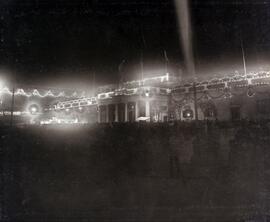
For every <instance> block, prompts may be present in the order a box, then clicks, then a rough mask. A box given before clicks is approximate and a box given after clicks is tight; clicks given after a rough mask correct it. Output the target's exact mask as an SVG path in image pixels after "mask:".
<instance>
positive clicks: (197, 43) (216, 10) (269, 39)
mask: <svg viewBox="0 0 270 222" xmlns="http://www.w3.org/2000/svg"><path fill="white" fill-rule="evenodd" d="M0 4H1V5H0V6H1V8H0V11H1V15H0V31H1V33H0V34H1V38H0V66H1V67H0V68H1V69H2V70H9V71H10V72H11V73H16V79H17V81H18V82H20V83H25V84H43V83H46V84H52V81H53V82H54V83H58V82H61V81H65V82H91V79H92V77H91V76H92V74H93V73H96V79H97V81H98V82H99V83H100V84H101V83H112V82H116V81H117V78H118V66H119V64H120V63H121V61H122V60H123V59H125V60H126V61H127V62H126V63H125V65H124V66H123V70H124V72H125V73H128V74H127V78H128V79H137V78H136V75H137V76H138V74H139V72H140V71H139V69H140V66H139V63H140V57H141V52H142V51H143V57H144V64H145V71H146V72H147V70H153V69H161V70H162V69H164V68H163V67H164V56H163V51H164V50H166V51H167V55H168V58H169V60H170V67H171V69H172V72H175V73H177V72H179V69H180V68H181V67H182V65H183V61H182V60H183V59H182V58H183V55H182V50H181V45H180V43H179V37H178V28H177V27H178V26H177V20H176V14H175V9H174V3H173V0H142V1H139V0H132V1H130V0H107V1H105V0H93V1H86V0H84V1H83V0H66V1H64V0H62V1H60V0H52V1H49V0H35V1H27V0H26V1H21V0H18V1H15V0H6V1H2V3H0ZM191 15H192V29H193V43H194V54H195V62H196V70H197V73H198V75H205V73H210V74H219V73H222V72H223V71H224V70H226V71H228V72H233V71H234V70H236V69H239V71H241V68H240V67H241V47H240V36H242V39H243V43H244V47H245V50H246V56H247V58H246V59H247V65H248V69H251V68H253V67H256V68H259V67H261V66H263V65H266V64H267V63H268V62H269V60H270V54H269V52H270V50H269V49H270V1H262V0H246V1H244V0H242V1H240V0H238V1H237V0H226V1H225V0H218V1H217V0H216V1H214V0H201V1H199V0H197V1H195V0H193V1H192V2H191ZM3 75H4V74H3Z"/></svg>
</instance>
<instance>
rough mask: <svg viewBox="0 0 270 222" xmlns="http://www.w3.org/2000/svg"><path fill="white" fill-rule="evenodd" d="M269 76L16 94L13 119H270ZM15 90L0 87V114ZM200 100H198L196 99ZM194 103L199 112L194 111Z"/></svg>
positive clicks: (163, 79) (160, 80) (162, 79)
mask: <svg viewBox="0 0 270 222" xmlns="http://www.w3.org/2000/svg"><path fill="white" fill-rule="evenodd" d="M269 86H270V72H263V71H261V72H257V73H250V74H246V75H232V76H227V77H224V78H215V79H211V80H208V81H196V83H194V82H189V83H184V82H180V81H179V80H178V79H177V78H175V77H172V76H169V74H165V75H162V76H157V77H153V78H145V79H144V80H138V81H131V82H125V83H122V84H121V85H120V86H119V85H108V86H102V87H99V88H98V89H97V91H96V95H95V96H93V97H86V96H85V93H84V92H69V93H67V92H52V91H51V90H49V91H42V90H37V89H34V90H28V91H27V90H23V89H17V90H16V91H15V106H14V116H23V117H27V118H28V119H26V118H24V119H23V122H25V123H29V122H31V123H44V124H45V123H46V124H50V123H95V122H99V123H111V122H138V121H146V122H166V121H168V120H170V121H174V120H181V121H191V120H195V119H196V111H197V119H198V120H206V119H208V120H216V119H217V120H221V121H222V120H226V121H227V120H240V119H249V120H256V119H269V118H270V113H269V110H270V87H269ZM11 94H12V92H11V91H10V90H9V89H8V88H6V87H4V88H2V89H1V93H0V95H1V112H0V113H1V116H7V117H8V116H9V115H10V104H11ZM194 98H196V100H195V99H194ZM195 105H196V107H197V109H195Z"/></svg>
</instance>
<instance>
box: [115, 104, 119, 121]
mask: <svg viewBox="0 0 270 222" xmlns="http://www.w3.org/2000/svg"><path fill="white" fill-rule="evenodd" d="M115 122H118V104H115Z"/></svg>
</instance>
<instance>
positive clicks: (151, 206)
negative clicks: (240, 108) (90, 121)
mask: <svg viewBox="0 0 270 222" xmlns="http://www.w3.org/2000/svg"><path fill="white" fill-rule="evenodd" d="M269 144H270V128H269V126H268V125H267V124H266V123H260V124H259V123H246V122H242V123H237V124H230V123H223V124H221V123H219V124H208V125H207V124H204V123H200V124H199V125H198V126H195V125H194V124H178V125H174V126H169V125H166V124H162V125H127V124H126V125H113V126H112V125H110V126H109V125H96V126H81V127H78V126H77V127H75V126H73V128H68V127H67V126H65V127H64V126H62V127H61V126H58V127H53V126H50V127H33V126H32V127H30V126H29V127H22V128H16V129H14V128H13V129H12V130H10V129H9V130H7V129H2V130H1V141H0V147H1V158H2V159H1V168H2V169H1V170H2V174H1V214H0V215H1V217H2V218H1V221H168V222H169V221H213V222H214V221H256V222H257V221H267V219H269V218H268V215H269V208H270V195H269V191H270V146H269Z"/></svg>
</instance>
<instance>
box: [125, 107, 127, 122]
mask: <svg viewBox="0 0 270 222" xmlns="http://www.w3.org/2000/svg"><path fill="white" fill-rule="evenodd" d="M125 122H128V104H127V103H125Z"/></svg>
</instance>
